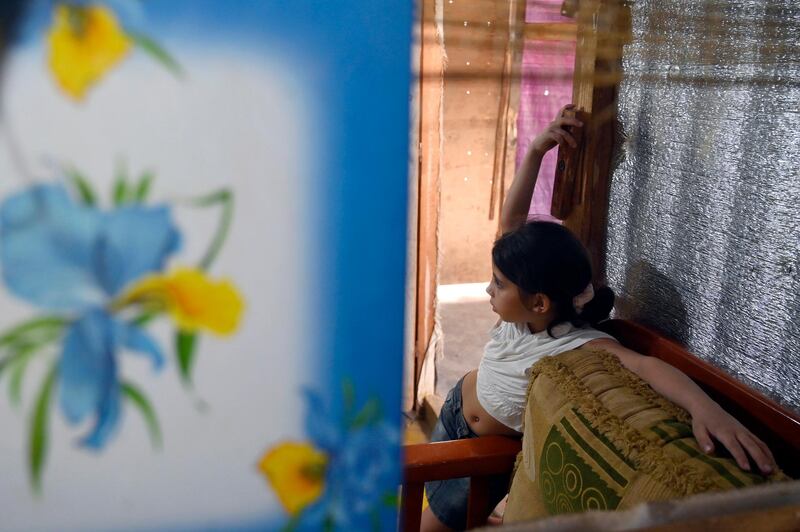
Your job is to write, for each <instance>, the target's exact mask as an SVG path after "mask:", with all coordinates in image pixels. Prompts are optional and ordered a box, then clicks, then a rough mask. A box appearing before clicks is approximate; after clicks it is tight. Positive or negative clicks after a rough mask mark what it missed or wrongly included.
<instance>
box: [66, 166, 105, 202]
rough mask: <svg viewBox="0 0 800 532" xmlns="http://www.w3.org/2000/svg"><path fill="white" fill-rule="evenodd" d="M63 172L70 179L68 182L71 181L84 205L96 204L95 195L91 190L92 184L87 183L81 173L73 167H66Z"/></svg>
mask: <svg viewBox="0 0 800 532" xmlns="http://www.w3.org/2000/svg"><path fill="white" fill-rule="evenodd" d="M64 173H65V174H66V176H67V178H68V179H69V180H70V183H72V186H74V187H75V190H76V191H77V192H78V196H79V197H80V200H81V202H82V203H83V204H84V205H95V204H97V195H96V194H95V193H94V190H92V185H90V184H89V181H88V180H87V179H86V177H85V176H84V175H83V174H81V173H80V172H79V171H78V170H76V169H74V168H68V169H66V170H64Z"/></svg>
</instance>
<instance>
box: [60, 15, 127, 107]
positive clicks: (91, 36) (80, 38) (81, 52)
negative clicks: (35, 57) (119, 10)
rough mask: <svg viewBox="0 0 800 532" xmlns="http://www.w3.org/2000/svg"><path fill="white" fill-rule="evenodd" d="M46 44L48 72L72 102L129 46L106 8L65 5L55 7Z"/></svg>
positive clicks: (115, 61)
mask: <svg viewBox="0 0 800 532" xmlns="http://www.w3.org/2000/svg"><path fill="white" fill-rule="evenodd" d="M48 44H49V47H50V57H49V63H50V70H51V71H52V72H53V75H54V76H55V79H56V81H57V82H58V85H59V86H60V87H61V89H62V90H63V91H64V92H65V93H66V94H68V95H69V96H71V97H72V98H74V99H75V100H82V99H83V97H84V96H85V95H86V91H87V90H88V89H89V88H90V87H91V86H92V85H94V84H95V83H96V82H97V81H98V80H99V79H100V78H101V77H102V76H103V75H104V74H105V73H106V72H107V71H108V70H109V69H111V68H112V67H114V66H115V65H116V64H117V63H119V62H120V61H122V59H123V58H124V57H125V56H126V54H127V53H128V51H129V50H130V48H131V45H132V43H131V39H130V38H129V37H128V36H127V35H126V34H125V33H124V32H123V31H122V29H121V28H120V26H119V24H118V22H117V19H116V17H115V16H114V13H113V12H112V11H111V10H109V9H108V8H105V7H103V6H99V5H90V6H76V5H65V4H58V5H57V6H56V7H55V12H54V16H53V25H52V27H51V28H50V32H49V35H48Z"/></svg>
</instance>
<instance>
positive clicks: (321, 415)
mask: <svg viewBox="0 0 800 532" xmlns="http://www.w3.org/2000/svg"><path fill="white" fill-rule="evenodd" d="M306 400H307V402H308V415H307V416H306V432H307V433H308V436H309V438H310V440H311V442H312V443H313V444H314V445H315V446H316V447H318V448H319V449H321V450H323V451H324V452H325V453H326V454H327V456H328V465H327V469H326V473H325V491H324V493H323V494H322V496H321V497H320V499H319V500H318V501H316V502H315V503H313V504H312V505H310V506H309V507H308V508H306V509H305V510H304V511H303V514H302V516H301V518H300V520H299V521H298V527H299V528H301V529H308V530H319V529H321V528H324V527H326V526H332V527H334V528H337V529H342V530H355V529H361V528H368V527H370V526H372V519H373V518H374V515H373V514H374V513H375V512H379V511H380V510H381V509H382V506H383V502H384V501H383V499H385V498H386V496H387V493H391V492H392V490H393V489H394V488H395V486H396V485H397V484H398V481H399V479H398V478H396V475H397V470H396V466H397V463H398V461H399V457H400V454H399V444H400V435H399V432H398V430H397V429H396V428H394V427H393V426H391V425H389V424H388V423H386V422H385V421H383V420H381V419H379V418H378V416H379V413H378V412H377V411H376V412H375V415H374V416H373V417H372V418H371V419H364V420H362V421H363V423H360V422H355V423H354V422H353V420H352V419H351V420H348V419H347V418H348V417H350V416H348V415H345V420H343V421H342V422H338V423H337V422H336V421H334V416H332V415H331V413H330V411H329V409H328V408H326V407H325V405H324V402H323V400H322V398H321V397H320V396H319V395H317V394H315V393H313V392H306Z"/></svg>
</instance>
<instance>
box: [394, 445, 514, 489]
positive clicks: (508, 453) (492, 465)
mask: <svg viewBox="0 0 800 532" xmlns="http://www.w3.org/2000/svg"><path fill="white" fill-rule="evenodd" d="M521 448H522V443H521V442H520V440H519V439H517V438H507V437H505V436H483V437H480V438H470V439H468V440H455V441H444V442H437V443H420V444H417V445H406V446H405V447H404V451H405V466H404V473H405V481H406V482H428V481H429V480H444V479H448V478H460V477H473V476H482V475H496V474H499V473H510V472H511V470H512V469H513V468H514V461H515V460H516V458H517V454H518V453H519V451H520V449H521Z"/></svg>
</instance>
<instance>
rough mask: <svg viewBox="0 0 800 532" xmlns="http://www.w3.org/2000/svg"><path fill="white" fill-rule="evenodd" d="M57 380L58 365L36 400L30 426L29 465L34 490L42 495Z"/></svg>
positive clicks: (52, 369)
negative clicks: (49, 426)
mask: <svg viewBox="0 0 800 532" xmlns="http://www.w3.org/2000/svg"><path fill="white" fill-rule="evenodd" d="M55 378H56V365H55V364H53V367H52V368H50V371H49V372H48V373H47V376H46V377H45V379H44V381H43V382H42V386H41V388H40V389H39V394H38V396H37V398H36V406H35V407H34V410H33V417H32V418H31V424H30V439H29V442H28V443H29V447H28V465H29V467H30V474H31V482H32V484H33V490H34V491H35V492H36V493H41V488H42V468H43V467H44V462H45V458H46V456H47V445H48V421H49V418H50V399H51V397H52V395H53V384H54V383H55Z"/></svg>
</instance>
